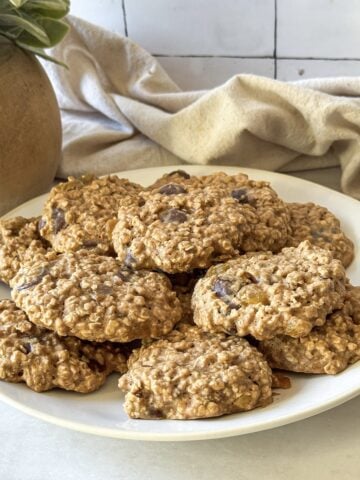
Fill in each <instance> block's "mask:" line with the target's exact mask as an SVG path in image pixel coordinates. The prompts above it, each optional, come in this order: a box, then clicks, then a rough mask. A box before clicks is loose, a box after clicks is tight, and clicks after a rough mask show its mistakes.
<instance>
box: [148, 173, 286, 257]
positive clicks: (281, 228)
mask: <svg viewBox="0 0 360 480" xmlns="http://www.w3.org/2000/svg"><path fill="white" fill-rule="evenodd" d="M174 184H178V185H181V186H182V187H183V188H197V189H203V190H204V189H205V190H206V189H208V188H209V187H213V188H214V187H216V188H217V189H218V190H222V191H223V195H225V196H231V197H232V198H234V199H235V200H237V202H238V203H239V205H240V206H241V208H242V210H243V213H244V215H245V216H246V219H247V223H248V228H247V230H244V231H243V236H242V240H241V244H240V245H239V249H240V251H242V252H252V251H265V250H270V251H272V252H278V251H279V250H281V248H283V247H284V246H285V245H286V241H287V238H288V236H289V234H290V214H289V212H288V208H287V206H286V204H285V203H284V202H283V201H282V200H281V199H280V198H279V197H278V195H277V194H276V192H275V191H274V190H273V189H272V188H271V186H270V184H269V183H268V182H264V181H255V180H251V179H249V177H248V176H247V175H245V174H244V173H238V174H236V175H227V174H226V173H224V172H217V173H214V174H211V175H205V176H199V177H197V176H190V175H188V174H187V173H186V172H184V171H183V170H177V171H175V172H171V173H169V174H166V175H164V176H163V177H161V178H160V179H158V180H157V181H156V182H155V183H154V184H153V185H152V186H151V187H149V188H150V189H152V190H153V191H156V190H160V189H166V188H168V189H169V188H171V187H170V186H171V185H174ZM172 188H173V189H174V187H172Z"/></svg>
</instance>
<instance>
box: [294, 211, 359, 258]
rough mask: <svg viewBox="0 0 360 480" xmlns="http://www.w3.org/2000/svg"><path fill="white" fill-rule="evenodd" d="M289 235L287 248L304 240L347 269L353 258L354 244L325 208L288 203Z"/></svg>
mask: <svg viewBox="0 0 360 480" xmlns="http://www.w3.org/2000/svg"><path fill="white" fill-rule="evenodd" d="M287 207H288V209H289V212H290V227H291V234H290V236H289V238H288V242H287V246H288V247H297V246H298V245H299V243H301V242H303V241H304V240H309V241H310V242H311V243H312V244H313V245H317V246H318V247H321V248H325V249H327V250H330V252H332V254H333V255H334V258H337V259H338V260H341V262H342V263H343V265H344V266H345V267H348V266H349V265H350V263H351V262H352V260H353V258H354V244H353V242H352V241H351V240H350V239H349V238H348V237H347V236H346V235H345V233H344V232H343V231H342V230H341V227H340V222H339V220H338V219H337V218H336V217H335V215H333V214H332V213H331V212H329V210H327V209H326V208H325V207H320V205H315V204H314V203H288V204H287Z"/></svg>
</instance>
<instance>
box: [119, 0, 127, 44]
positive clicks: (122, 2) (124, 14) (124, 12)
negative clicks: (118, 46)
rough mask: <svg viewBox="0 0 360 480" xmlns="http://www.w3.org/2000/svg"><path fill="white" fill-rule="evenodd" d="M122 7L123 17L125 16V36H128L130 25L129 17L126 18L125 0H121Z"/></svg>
mask: <svg viewBox="0 0 360 480" xmlns="http://www.w3.org/2000/svg"><path fill="white" fill-rule="evenodd" d="M121 7H122V11H123V18H124V31H125V37H128V36H129V35H128V26H127V18H126V8H125V0H121Z"/></svg>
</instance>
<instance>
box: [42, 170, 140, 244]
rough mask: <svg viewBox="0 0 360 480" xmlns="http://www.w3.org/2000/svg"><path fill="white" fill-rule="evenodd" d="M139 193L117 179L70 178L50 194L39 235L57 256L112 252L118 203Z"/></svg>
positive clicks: (89, 176)
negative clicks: (81, 252)
mask: <svg viewBox="0 0 360 480" xmlns="http://www.w3.org/2000/svg"><path fill="white" fill-rule="evenodd" d="M140 190H141V187H140V186H139V185H136V184H134V183H131V182H129V181H128V180H125V179H121V178H118V177H117V176H108V177H103V178H96V177H94V176H92V175H87V176H83V177H80V178H74V177H69V179H68V181H67V182H64V183H60V184H59V185H57V186H56V187H54V188H53V189H52V190H51V192H50V194H49V198H48V200H47V202H46V204H45V207H44V211H43V215H42V218H41V221H40V224H39V225H40V233H41V235H42V236H43V237H44V238H46V239H47V240H48V241H49V242H50V243H51V245H52V246H53V248H54V250H56V251H57V252H74V251H77V250H79V249H82V248H88V249H93V250H96V251H97V252H99V253H109V252H112V245H111V232H112V228H113V226H114V223H115V221H116V215H117V210H118V204H119V201H120V199H122V198H123V197H124V196H130V197H133V196H136V195H137V193H138V192H139V191H140Z"/></svg>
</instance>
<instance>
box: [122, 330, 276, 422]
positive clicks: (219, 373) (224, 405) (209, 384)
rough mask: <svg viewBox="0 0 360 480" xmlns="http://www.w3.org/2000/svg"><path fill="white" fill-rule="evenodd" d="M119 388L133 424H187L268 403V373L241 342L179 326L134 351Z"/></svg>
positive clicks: (252, 350) (258, 356)
mask: <svg viewBox="0 0 360 480" xmlns="http://www.w3.org/2000/svg"><path fill="white" fill-rule="evenodd" d="M128 367H129V370H128V372H127V373H126V374H125V375H124V376H123V377H121V378H120V381H119V387H120V389H121V390H123V391H124V392H126V396H125V404H124V408H125V411H126V413H127V414H128V415H129V416H130V417H132V418H169V419H190V418H208V417H218V416H220V415H225V414H229V413H235V412H242V411H246V410H252V409H253V408H256V407H259V406H263V405H267V404H269V403H271V401H272V392H271V381H272V378H271V370H270V368H269V366H268V365H267V363H266V361H265V359H264V357H263V356H262V355H261V353H260V352H258V351H257V350H256V349H255V348H254V347H252V346H250V344H249V343H248V342H247V341H246V340H245V339H243V338H240V337H236V336H233V337H228V336H226V335H224V334H213V333H206V332H202V331H201V330H200V329H198V328H197V327H195V326H191V325H180V326H179V327H177V329H176V330H174V331H172V332H171V333H170V334H169V335H168V336H167V337H165V338H162V339H160V340H158V341H156V342H153V343H151V344H149V345H145V346H143V347H142V348H140V349H138V350H135V351H134V352H133V353H132V354H131V356H130V358H129V362H128Z"/></svg>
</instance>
